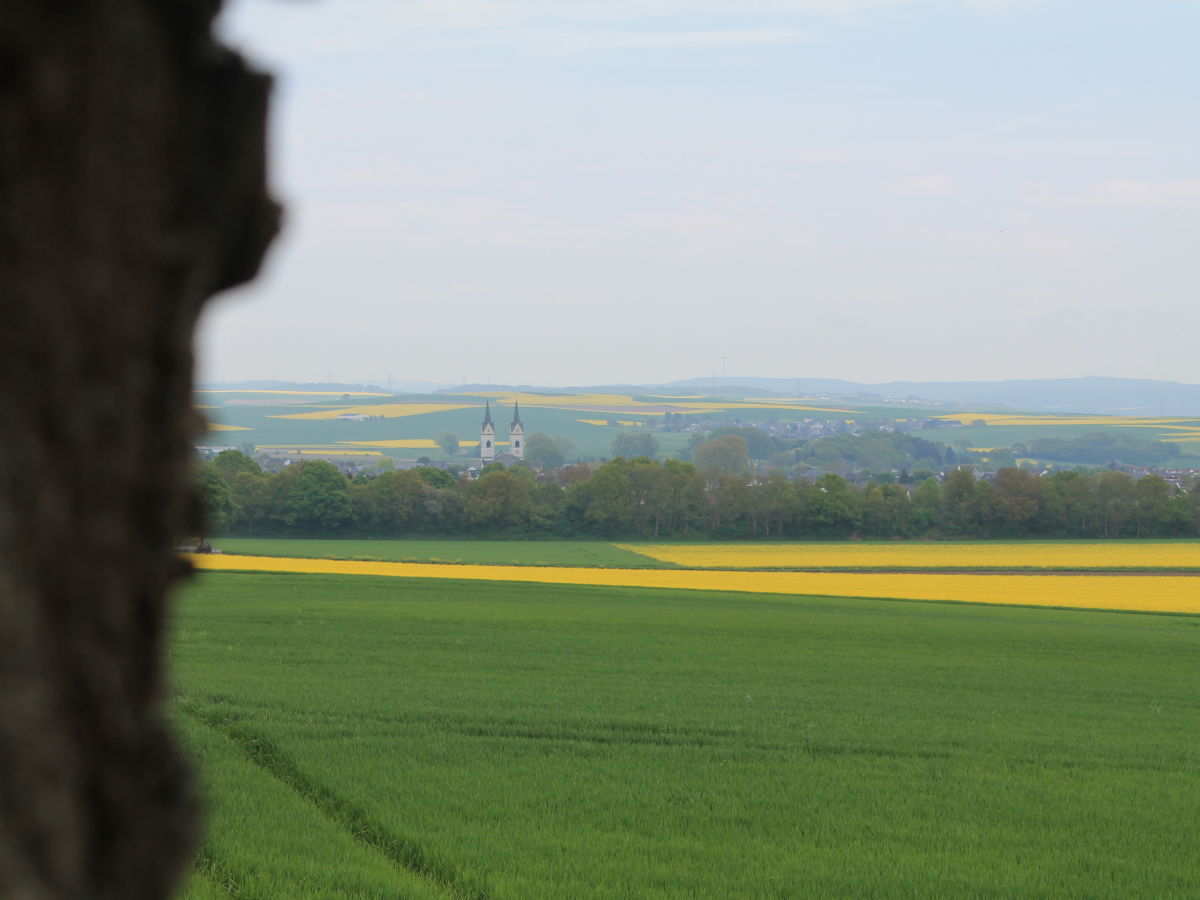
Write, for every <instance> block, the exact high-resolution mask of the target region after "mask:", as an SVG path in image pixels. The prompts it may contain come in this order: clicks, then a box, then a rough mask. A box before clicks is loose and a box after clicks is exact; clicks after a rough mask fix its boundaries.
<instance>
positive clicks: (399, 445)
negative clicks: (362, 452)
mask: <svg viewBox="0 0 1200 900" xmlns="http://www.w3.org/2000/svg"><path fill="white" fill-rule="evenodd" d="M338 443H339V444H342V445H346V446H350V447H390V448H392V449H397V450H438V449H440V448H441V446H442V445H441V444H439V443H438V442H437V441H435V440H433V439H432V438H393V439H392V440H386V441H338ZM501 444H505V445H507V444H508V441H496V446H500V445H501ZM458 446H459V447H478V446H479V441H459V442H458Z"/></svg>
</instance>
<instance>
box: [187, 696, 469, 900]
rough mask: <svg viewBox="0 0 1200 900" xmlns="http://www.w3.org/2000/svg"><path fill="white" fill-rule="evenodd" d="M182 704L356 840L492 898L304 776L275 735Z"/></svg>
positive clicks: (460, 893) (435, 878) (465, 898)
mask: <svg viewBox="0 0 1200 900" xmlns="http://www.w3.org/2000/svg"><path fill="white" fill-rule="evenodd" d="M177 708H178V709H179V710H181V711H182V712H183V713H185V714H186V715H188V716H191V717H192V718H193V719H195V720H196V721H198V722H200V723H202V724H204V725H207V726H208V727H209V728H212V729H213V730H214V731H218V732H220V733H221V734H223V735H224V736H225V737H227V738H229V739H230V740H231V741H233V742H234V743H235V744H237V745H238V747H239V748H241V750H242V752H243V753H245V754H246V758H247V759H248V760H249V761H250V762H251V763H253V764H254V765H256V766H257V767H258V768H260V769H262V770H263V771H264V772H266V773H267V774H268V775H270V776H271V777H272V778H274V779H276V780H277V781H279V782H280V783H282V784H283V785H285V786H286V787H288V788H291V789H292V790H293V791H294V792H296V793H297V794H299V795H300V796H301V797H302V798H304V799H305V800H307V801H308V802H309V803H311V804H312V805H313V806H315V807H316V808H317V810H318V811H319V812H320V813H321V814H322V815H324V816H325V817H326V818H327V819H329V820H330V821H331V822H333V823H334V824H335V825H337V826H338V827H340V828H341V829H342V830H344V831H345V832H346V833H347V834H349V835H350V836H351V837H352V838H353V839H354V840H356V841H358V842H359V843H361V844H365V845H366V846H368V847H370V848H371V849H373V850H375V851H376V852H377V853H379V854H380V855H381V856H383V857H384V858H385V859H387V860H388V862H390V863H392V864H393V865H394V866H396V867H397V868H399V869H402V870H404V871H406V872H409V873H412V874H415V875H418V876H420V877H421V878H424V879H425V880H426V881H428V882H429V883H430V884H432V885H434V886H435V887H437V888H439V889H440V890H442V891H444V892H445V893H446V895H447V896H448V897H451V898H454V900H488V897H489V894H488V891H487V889H486V888H485V887H483V886H482V885H479V884H477V883H475V882H474V881H473V880H468V879H465V878H464V877H463V876H462V875H461V874H460V873H459V872H458V871H457V870H456V869H455V868H454V866H453V865H452V864H451V863H449V862H446V861H445V860H441V859H438V858H436V857H434V856H433V855H432V854H430V852H429V851H427V850H426V849H425V848H424V847H423V846H422V845H421V844H420V843H419V842H418V841H414V840H412V839H410V838H406V837H401V836H400V835H397V834H394V833H393V832H392V831H391V830H390V829H389V828H388V827H387V826H385V825H381V824H380V823H378V822H376V821H374V820H372V819H371V817H370V816H369V815H368V814H367V812H366V811H365V810H363V809H362V808H361V807H359V806H357V805H355V804H354V803H351V802H350V801H348V800H345V799H343V798H341V797H339V796H338V795H337V794H336V793H334V792H333V791H331V790H330V789H329V788H327V787H325V786H324V785H322V784H320V783H319V782H317V781H314V780H313V779H312V778H310V777H309V776H307V775H305V774H304V773H303V772H302V771H301V770H300V768H299V767H298V766H297V765H296V764H295V762H293V761H292V760H291V759H290V758H289V757H288V756H287V755H286V754H284V753H283V752H282V751H281V750H280V749H279V748H278V747H277V746H276V745H275V744H274V742H273V741H271V740H270V739H268V738H266V737H263V736H262V735H259V734H255V733H254V732H252V731H250V730H249V729H247V728H245V727H243V726H242V725H240V724H238V723H237V722H234V721H231V720H230V719H229V718H228V717H225V716H221V715H217V714H214V713H210V712H206V711H204V710H202V709H199V708H198V707H197V706H196V705H195V704H194V703H190V702H187V701H181V702H179V703H178V704H177ZM218 885H219V886H220V887H222V888H223V889H224V890H225V891H226V893H229V895H230V896H238V895H239V894H240V889H237V888H238V886H237V885H236V884H228V883H221V882H220V881H218ZM230 888H234V889H233V890H230Z"/></svg>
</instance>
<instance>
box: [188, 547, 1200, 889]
mask: <svg viewBox="0 0 1200 900" xmlns="http://www.w3.org/2000/svg"><path fill="white" fill-rule="evenodd" d="M288 543H289V542H286V541H275V542H273V546H268V544H267V542H263V543H261V544H259V545H258V546H257V547H256V546H254V545H253V542H247V543H245V544H242V545H241V546H240V547H237V548H234V547H228V548H226V549H227V550H232V549H240V550H241V551H243V552H244V553H250V552H259V553H266V552H270V553H272V554H273V555H270V556H260V557H251V556H249V555H242V556H239V555H236V554H233V553H226V554H222V555H219V556H212V557H199V558H198V560H199V561H200V562H201V563H202V564H203V565H204V566H205V568H206V571H203V572H201V573H200V574H199V575H198V577H197V578H196V579H195V582H194V584H193V585H192V587H191V588H189V590H188V591H187V592H186V593H185V595H184V596H183V597H182V598H181V602H180V605H179V609H178V616H177V621H176V627H175V638H174V641H173V645H172V655H171V659H172V664H173V666H174V671H175V685H176V692H175V698H174V701H173V709H174V712H175V716H176V719H177V721H178V723H179V728H180V731H181V736H182V738H183V740H184V742H185V743H186V745H187V746H188V747H189V748H190V749H191V751H192V753H193V754H194V755H195V756H196V758H197V759H198V761H199V765H200V768H201V778H202V782H203V783H204V784H205V785H206V791H207V796H208V798H209V805H210V814H209V822H210V827H209V832H208V836H207V838H206V841H205V844H204V847H203V849H202V851H201V852H200V854H199V855H198V857H197V862H196V869H195V873H194V875H193V877H192V879H191V881H190V883H189V885H188V887H187V889H186V891H185V897H187V898H189V900H195V898H202V897H222V896H230V895H233V896H245V897H279V896H289V897H314V898H315V897H330V898H343V897H344V898H351V897H355V898H357V897H380V898H382V897H397V896H405V897H407V896H411V897H496V898H506V897H578V896H596V897H628V896H659V897H682V896H697V895H708V896H779V897H785V896H810V895H817V896H821V895H838V896H864V895H870V896H943V895H962V896H984V895H1042V896H1049V895H1057V896H1061V895H1075V896H1085V895H1086V896H1109V897H1126V896H1150V895H1155V896H1169V895H1174V896H1187V895H1191V894H1194V893H1195V892H1196V891H1197V890H1198V889H1200V876H1198V875H1197V873H1196V870H1195V867H1194V866H1193V865H1192V864H1191V862H1190V857H1191V854H1190V849H1189V848H1190V831H1191V829H1190V824H1191V823H1192V822H1193V819H1194V810H1195V809H1196V807H1197V804H1198V802H1200V765H1198V763H1200V756H1198V751H1197V749H1196V745H1195V740H1194V735H1195V733H1196V731H1197V729H1198V728H1200V704H1197V702H1196V699H1195V698H1196V697H1197V696H1200V664H1198V663H1197V659H1200V654H1198V653H1197V651H1198V650H1200V646H1198V644H1200V628H1198V627H1197V626H1198V624H1200V616H1197V615H1196V614H1195V613H1196V612H1197V611H1200V603H1198V601H1200V591H1198V590H1197V589H1196V588H1195V587H1193V585H1200V577H1198V575H1200V544H1197V543H1195V542H1158V543H1150V542H1147V543H1145V544H1132V543H1130V544H1120V543H1118V544H1110V545H1105V547H1106V549H1107V550H1109V551H1110V558H1108V559H1106V560H1104V561H1103V563H1101V562H1100V561H1098V560H1097V559H1096V557H1095V556H1094V555H1093V553H1094V551H1092V550H1090V549H1089V547H1088V545H1084V544H1076V545H1074V547H1075V550H1074V551H1072V550H1071V545H1070V544H1068V543H1065V542H1064V543H1062V544H1051V545H1045V546H1039V545H1037V544H1032V543H1012V544H995V545H989V544H984V543H976V544H973V545H947V546H945V547H934V548H933V549H934V550H937V551H943V552H941V554H940V555H937V554H934V555H930V554H929V553H926V552H925V550H926V547H925V545H912V547H911V551H912V552H911V553H910V554H909V555H908V556H904V555H903V554H904V553H905V551H907V550H909V549H910V548H909V547H908V546H905V547H899V548H893V547H887V546H884V545H837V544H824V545H792V546H790V547H788V546H785V545H777V546H775V547H773V548H767V547H765V546H763V547H757V546H749V547H747V546H745V545H742V546H731V545H716V544H697V545H692V546H679V545H665V544H625V545H611V544H604V543H601V542H597V543H595V544H590V545H589V543H588V542H551V543H552V544H553V545H552V546H547V547H543V546H540V544H539V543H538V542H526V543H524V545H523V546H522V545H521V543H520V542H497V543H498V544H499V543H504V544H506V546H504V547H503V549H502V550H499V551H497V550H496V549H495V548H491V549H489V547H488V543H487V542H466V541H458V542H454V541H437V542H428V546H426V547H425V548H424V549H422V544H423V543H425V542H421V541H406V542H382V541H381V542H366V541H347V542H338V541H323V542H318V541H313V542H295V543H296V545H297V546H294V547H292V548H291V550H290V552H291V554H292V555H290V556H285V555H284V553H285V551H287V550H288V547H287V546H286V545H287V544H288ZM387 544H394V546H392V547H390V548H389V547H387V546H386V545H387ZM875 547H880V548H881V549H880V550H879V551H875V550H874V548H875ZM885 550H886V551H890V552H891V553H893V554H895V553H899V554H901V556H899V557H897V556H886V557H885V556H881V555H880V554H881V553H882V552H883V551H885ZM1113 551H1115V552H1113ZM1143 551H1144V552H1145V555H1144V556H1139V555H1138V554H1139V553H1141V552H1143ZM364 557H369V558H364ZM1014 557H1019V558H1022V559H1025V560H1028V561H1030V566H1031V568H1030V569H1029V571H1026V572H1018V571H1012V570H1014V569H1018V568H1020V567H1015V566H1013V559H1014ZM631 559H639V560H643V561H644V564H643V565H641V566H640V567H639V566H635V565H632V564H631V563H630V560H631ZM437 560H442V561H441V562H438V561H437ZM449 560H456V562H450V561H449ZM500 563H507V564H503V565H502V564H500ZM514 563H516V564H514ZM522 564H524V565H522ZM972 565H977V566H979V567H980V572H981V574H978V575H972V574H962V570H963V569H964V567H970V566H972ZM355 566H357V567H359V568H357V569H356V568H354V567H355ZM389 567H391V568H389ZM885 567H897V568H906V569H909V570H912V569H920V570H921V571H920V572H913V571H908V572H881V571H880V569H881V568H885ZM1039 567H1041V568H1047V569H1051V570H1053V571H1054V572H1055V574H1054V575H1047V574H1044V573H1041V572H1037V571H1036V569H1037V568H1039ZM238 568H245V569H251V570H255V571H236V569H238ZM289 568H290V569H291V570H292V571H270V570H272V569H280V570H283V569H289ZM300 568H305V569H306V571H304V572H298V571H295V570H296V569H300ZM997 568H1003V569H1007V570H1010V571H1009V572H1008V573H1006V574H997V571H996V570H997ZM771 569H774V571H770V570H771ZM781 569H782V570H783V571H780V570H781ZM801 569H807V571H800V570H801ZM939 569H940V570H942V571H939ZM818 570H823V571H818ZM834 570H837V571H834ZM1072 570H1076V571H1077V572H1086V573H1087V574H1061V573H1063V572H1071V571H1072ZM1105 570H1106V571H1105ZM1166 570H1169V573H1168V574H1163V572H1165V571H1166ZM348 572H360V573H363V574H346V573H348ZM1131 572H1139V573H1141V574H1131ZM805 577H808V578H816V579H833V580H831V581H825V582H820V584H821V587H819V588H818V587H804V586H803V584H804V582H803V581H802V579H803V578H805ZM771 578H775V579H783V578H796V579H801V580H800V581H796V582H795V583H794V584H793V585H792V587H791V588H790V589H789V588H788V587H787V586H786V585H785V586H783V587H781V588H780V589H779V590H778V591H772V592H767V591H766V590H761V589H760V588H761V585H762V584H766V583H768V582H765V581H756V579H771ZM871 578H875V579H877V581H876V585H877V586H876V587H874V588H872V589H871V590H870V591H863V590H862V588H861V587H859V586H860V585H862V584H865V583H866V582H863V581H861V579H871ZM722 579H724V580H722ZM838 579H841V582H840V583H841V585H842V586H847V585H849V586H850V587H847V588H846V589H845V590H839V589H838V587H837V585H838V583H839V582H838ZM855 579H859V581H858V582H855V581H854V580H855ZM906 579H916V580H912V581H908V580H906ZM931 579H932V580H933V581H931ZM937 579H957V580H958V582H959V583H960V584H961V585H963V586H964V589H966V588H965V586H969V585H970V584H971V583H972V581H973V582H974V583H975V588H973V590H974V591H975V592H976V593H975V596H960V597H957V598H946V597H940V596H939V595H938V594H937V593H936V590H933V591H931V589H930V587H929V586H930V585H931V584H933V583H934V582H935V581H936V580H937ZM889 580H890V584H889ZM809 584H810V585H816V584H818V582H809ZM795 585H801V587H799V588H797V587H795ZM988 585H991V586H990V587H989V586H988ZM831 586H832V587H831ZM856 590H857V591H860V593H859V594H858V595H857V596H856V595H854V594H855V591H856ZM989 591H991V593H989ZM1004 591H1007V592H1008V593H1007V595H1005V594H1004V593H1003V592H1004ZM835 592H836V593H840V594H841V596H831V594H833V593H835ZM864 594H870V596H865V595H864ZM895 597H904V598H905V599H894V598H895ZM1114 597H1115V598H1121V597H1123V598H1124V599H1123V601H1122V604H1121V608H1122V609H1124V610H1125V611H1120V612H1117V611H1099V610H1097V609H1095V608H1096V607H1103V606H1106V605H1110V604H1109V602H1108V601H1109V600H1111V599H1112V598H1114ZM889 598H891V599H889ZM945 599H960V600H970V601H975V602H942V601H943V600H945ZM978 601H982V602H978ZM1068 601H1069V602H1068ZM1068 605H1071V606H1076V607H1081V608H1075V609H1063V608H1053V607H1062V606H1068ZM1082 607H1091V608H1082ZM1151 798H1153V799H1152V801H1151Z"/></svg>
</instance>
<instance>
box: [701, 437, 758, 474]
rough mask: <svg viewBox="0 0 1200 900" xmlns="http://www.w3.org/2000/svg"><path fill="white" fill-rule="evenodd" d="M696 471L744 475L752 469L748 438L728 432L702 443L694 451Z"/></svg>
mask: <svg viewBox="0 0 1200 900" xmlns="http://www.w3.org/2000/svg"><path fill="white" fill-rule="evenodd" d="M692 456H693V459H694V460H695V462H696V471H698V472H700V473H702V474H706V475H707V474H710V473H715V472H725V473H728V474H731V475H744V474H746V473H747V472H749V471H750V456H749V454H748V453H747V451H746V439H745V438H744V437H742V436H741V435H740V434H726V435H722V436H721V437H718V438H714V439H713V440H711V441H706V442H705V443H703V444H700V445H699V446H698V447H696V449H695V450H694V451H693V453H692Z"/></svg>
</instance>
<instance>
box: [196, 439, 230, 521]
mask: <svg viewBox="0 0 1200 900" xmlns="http://www.w3.org/2000/svg"><path fill="white" fill-rule="evenodd" d="M233 452H235V453H236V452H237V451H236V450H235V451H233ZM196 489H197V493H198V494H199V496H200V505H201V510H202V515H201V530H202V531H203V532H205V533H207V534H221V533H223V532H224V531H225V530H226V529H228V528H229V526H230V525H232V524H233V520H234V516H235V507H234V503H233V496H232V494H231V492H230V490H229V485H228V484H227V483H226V482H225V479H224V478H222V477H221V472H220V470H219V469H218V468H217V467H216V465H215V464H213V463H211V462H204V463H201V464H200V465H199V466H197V467H196ZM204 536H205V535H204V534H201V535H200V537H201V538H203V537H204Z"/></svg>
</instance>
